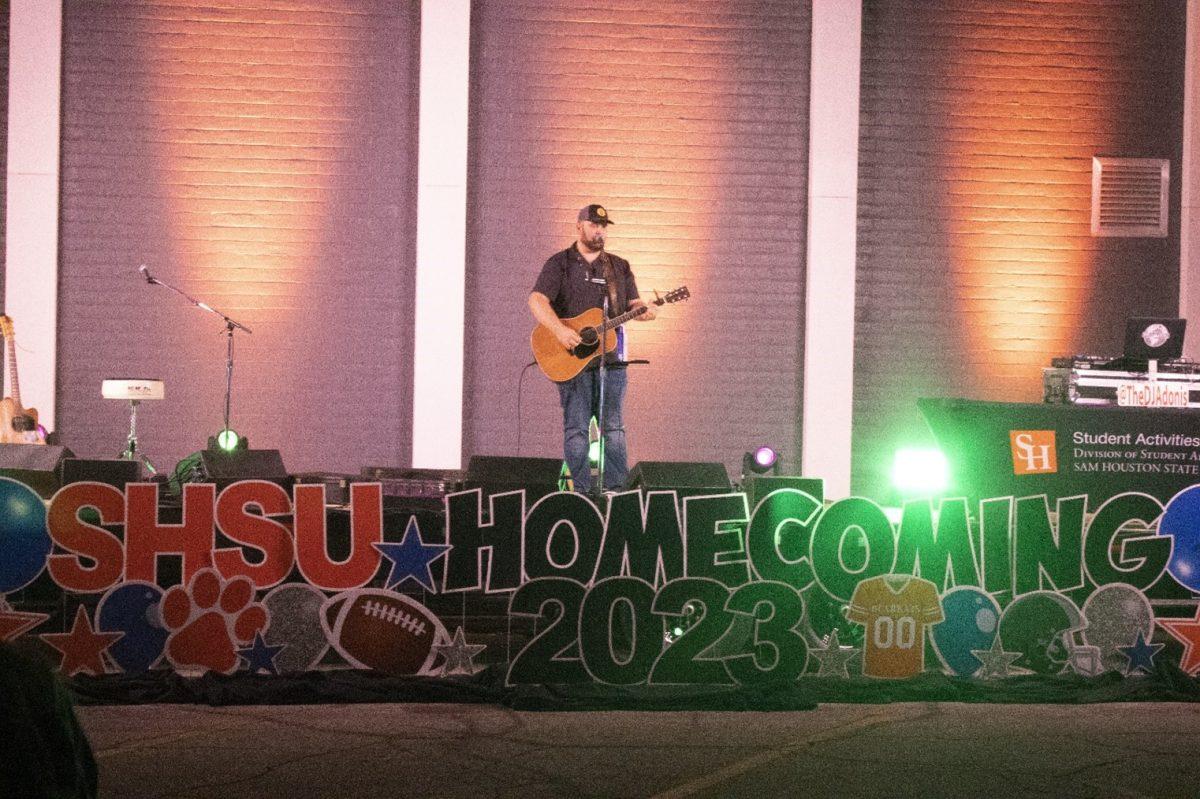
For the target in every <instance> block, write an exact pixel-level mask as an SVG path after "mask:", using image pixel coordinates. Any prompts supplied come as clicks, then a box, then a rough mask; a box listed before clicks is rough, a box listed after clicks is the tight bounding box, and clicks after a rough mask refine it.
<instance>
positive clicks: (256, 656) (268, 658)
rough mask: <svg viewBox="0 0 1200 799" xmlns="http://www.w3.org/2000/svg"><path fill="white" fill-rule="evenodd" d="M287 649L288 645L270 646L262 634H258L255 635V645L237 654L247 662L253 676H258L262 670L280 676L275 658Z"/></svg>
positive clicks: (240, 650)
mask: <svg viewBox="0 0 1200 799" xmlns="http://www.w3.org/2000/svg"><path fill="white" fill-rule="evenodd" d="M286 648H287V644H279V645H278V646H268V645H267V642H266V641H265V640H264V639H263V637H262V632H257V633H255V634H254V643H253V644H251V645H250V646H249V648H247V649H239V650H238V651H237V653H238V657H240V658H241V659H242V660H244V661H246V668H247V670H248V671H249V672H250V673H251V674H257V673H258V672H259V671H260V670H261V671H267V672H270V673H271V674H278V673H279V668H278V667H277V666H276V665H275V658H276V657H278V656H279V653H280V652H282V651H283V650H284V649H286Z"/></svg>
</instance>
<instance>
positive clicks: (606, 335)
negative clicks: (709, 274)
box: [529, 286, 692, 383]
mask: <svg viewBox="0 0 1200 799" xmlns="http://www.w3.org/2000/svg"><path fill="white" fill-rule="evenodd" d="M690 296H692V295H691V293H690V292H689V291H688V288H687V286H680V287H679V288H677V289H675V290H674V291H670V292H667V294H666V295H665V296H662V297H656V298H655V299H654V300H652V302H653V303H654V304H655V305H663V304H665V303H669V302H680V301H681V300H686V299H687V298H688V297H690ZM645 312H646V306H644V305H639V306H638V307H636V308H632V309H630V310H629V311H627V312H625V313H623V314H621V315H620V316H614V317H613V318H612V319H609V320H607V321H605V320H604V319H603V316H604V312H603V311H601V310H600V309H599V308H590V309H588V310H586V311H584V312H583V313H581V314H579V316H573V317H571V318H570V319H563V320H561V321H562V323H563V324H565V325H566V326H567V327H569V328H571V329H572V330H574V331H575V332H576V333H578V334H579V337H580V338H581V339H583V340H582V341H580V342H579V344H577V345H576V346H575V347H574V348H572V349H569V350H568V349H566V348H564V347H563V345H562V344H559V343H558V339H557V338H555V337H554V333H553V332H551V330H550V328H548V327H546V326H545V325H538V326H537V327H535V328H534V329H533V333H532V334H531V335H530V336H529V345H530V346H531V347H532V348H533V357H534V358H535V359H536V360H537V364H538V366H539V367H541V369H542V372H543V374H545V375H546V377H548V378H550V379H551V380H553V381H554V382H555V383H563V382H566V381H567V380H570V379H571V378H572V377H574V376H575V375H577V374H579V373H580V372H582V371H583V370H584V367H586V366H587V365H588V364H589V363H591V362H592V361H593V360H594V359H595V358H598V357H600V355H601V354H602V352H612V351H613V350H615V349H616V348H617V328H618V327H620V326H621V325H623V324H625V323H626V322H628V321H629V320H630V319H633V318H634V317H636V316H641V315H642V314H643V313H645ZM601 338H603V341H604V349H603V350H601V348H600V342H601Z"/></svg>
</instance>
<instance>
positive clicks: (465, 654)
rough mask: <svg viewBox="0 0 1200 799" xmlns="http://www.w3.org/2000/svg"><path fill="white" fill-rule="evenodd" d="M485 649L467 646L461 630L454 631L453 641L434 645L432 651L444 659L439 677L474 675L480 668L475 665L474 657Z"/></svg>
mask: <svg viewBox="0 0 1200 799" xmlns="http://www.w3.org/2000/svg"><path fill="white" fill-rule="evenodd" d="M485 649H487V645H486V644H468V643H467V639H466V638H465V637H464V636H463V628H462V627H459V628H458V629H456V630H455V631H454V639H453V640H452V641H450V642H449V643H446V644H434V645H433V651H435V652H437V653H438V654H439V655H441V656H442V657H444V658H445V659H446V662H445V663H443V664H442V671H441V676H443V677H449V676H450V675H452V674H467V675H470V674H475V673H476V672H478V671H480V670H481V669H482V667H477V666H476V665H475V662H474V661H475V656H476V655H478V654H479V653H480V652H482V651H483V650H485Z"/></svg>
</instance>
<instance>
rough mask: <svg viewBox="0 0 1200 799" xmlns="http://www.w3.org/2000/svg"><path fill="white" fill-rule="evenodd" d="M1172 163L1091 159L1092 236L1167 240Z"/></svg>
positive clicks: (1156, 159) (1153, 159)
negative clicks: (1164, 238) (1163, 238)
mask: <svg viewBox="0 0 1200 799" xmlns="http://www.w3.org/2000/svg"><path fill="white" fill-rule="evenodd" d="M1170 184H1171V162H1170V161H1168V160H1166V159H1163V158H1100V157H1095V158H1093V159H1092V235H1093V236H1128V237H1159V238H1161V237H1164V236H1166V235H1167V208H1168V193H1167V190H1168V188H1169V187H1170Z"/></svg>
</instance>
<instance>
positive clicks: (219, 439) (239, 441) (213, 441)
mask: <svg viewBox="0 0 1200 799" xmlns="http://www.w3.org/2000/svg"><path fill="white" fill-rule="evenodd" d="M248 446H249V442H248V441H247V440H246V438H245V437H244V436H239V435H238V434H237V433H236V432H235V431H233V430H230V429H229V428H228V427H227V428H225V429H224V430H222V431H221V432H219V433H217V434H216V435H215V436H213V437H212V438H210V439H208V448H209V449H219V450H223V451H224V452H234V451H235V450H239V449H246V448H247V447H248Z"/></svg>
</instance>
